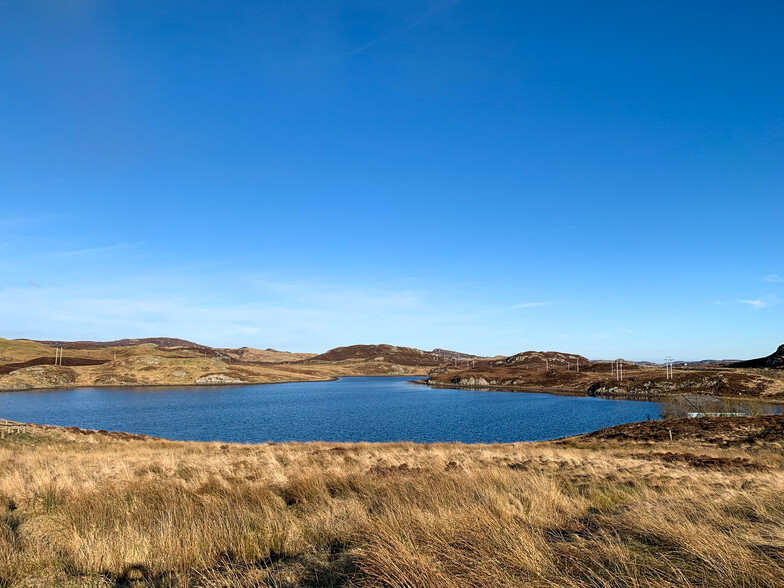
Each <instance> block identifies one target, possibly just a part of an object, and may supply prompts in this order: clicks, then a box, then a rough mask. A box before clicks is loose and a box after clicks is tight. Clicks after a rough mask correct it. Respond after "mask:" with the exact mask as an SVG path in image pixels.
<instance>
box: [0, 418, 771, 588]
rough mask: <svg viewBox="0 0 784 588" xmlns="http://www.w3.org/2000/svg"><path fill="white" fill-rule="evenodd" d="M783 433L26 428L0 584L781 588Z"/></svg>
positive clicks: (12, 484)
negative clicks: (531, 439) (466, 439)
mask: <svg viewBox="0 0 784 588" xmlns="http://www.w3.org/2000/svg"><path fill="white" fill-rule="evenodd" d="M781 419H782V417H758V418H756V419H755V418H749V419H745V420H743V423H745V424H748V426H745V425H743V424H741V421H742V419H735V420H734V421H733V423H734V424H733V426H732V427H726V426H725V424H722V423H726V422H727V419H705V420H703V421H702V423H700V424H699V425H695V424H694V422H693V421H692V422H690V423H686V422H685V421H684V422H681V421H673V422H671V423H669V422H668V423H665V424H664V425H663V424H662V423H651V424H650V425H646V423H639V424H635V425H630V426H621V427H616V428H614V429H612V430H608V431H604V432H601V433H599V434H594V435H588V436H582V437H578V438H572V439H568V440H563V441H553V442H543V443H520V444H514V445H461V444H433V445H416V444H409V443H395V444H331V443H312V444H299V443H292V444H262V445H250V446H243V445H225V444H219V443H181V442H172V441H164V440H155V439H148V438H140V437H134V436H129V435H123V434H117V435H111V434H100V433H88V432H83V431H79V430H74V429H57V428H46V427H38V426H30V427H27V428H26V429H25V430H22V431H14V432H8V433H7V434H6V435H5V437H4V438H3V439H1V440H0V585H2V586H17V585H19V586H85V585H91V586H256V585H269V586H423V587H425V586H428V587H430V586H432V587H452V586H488V587H490V586H770V587H773V586H782V583H783V582H784V580H783V579H784V498H783V497H784V451H783V450H782V437H784V435H782V423H783V422H784V421H782V420H781ZM679 423H682V425H679ZM646 426H650V427H652V428H651V429H650V431H649V433H650V434H648V433H646V430H647V429H646ZM670 431H673V433H674V435H673V437H674V441H670V440H669V432H670Z"/></svg>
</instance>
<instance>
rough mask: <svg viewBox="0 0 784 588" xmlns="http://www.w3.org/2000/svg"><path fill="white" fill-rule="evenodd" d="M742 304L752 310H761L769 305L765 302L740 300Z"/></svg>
mask: <svg viewBox="0 0 784 588" xmlns="http://www.w3.org/2000/svg"><path fill="white" fill-rule="evenodd" d="M738 302H739V303H740V304H747V305H748V306H750V307H751V308H753V309H755V310H758V309H760V308H765V307H766V306H767V305H768V303H767V302H765V301H764V300H738Z"/></svg>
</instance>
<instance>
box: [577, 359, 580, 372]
mask: <svg viewBox="0 0 784 588" xmlns="http://www.w3.org/2000/svg"><path fill="white" fill-rule="evenodd" d="M577 373H580V358H579V357H578V358H577Z"/></svg>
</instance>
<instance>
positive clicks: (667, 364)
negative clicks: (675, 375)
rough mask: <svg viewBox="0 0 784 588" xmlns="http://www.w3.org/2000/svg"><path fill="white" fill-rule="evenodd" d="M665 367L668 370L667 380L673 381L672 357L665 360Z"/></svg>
mask: <svg viewBox="0 0 784 588" xmlns="http://www.w3.org/2000/svg"><path fill="white" fill-rule="evenodd" d="M664 367H665V368H667V379H668V380H672V356H670V355H668V356H667V357H665V358H664Z"/></svg>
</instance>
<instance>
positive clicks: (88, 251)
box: [48, 241, 143, 257]
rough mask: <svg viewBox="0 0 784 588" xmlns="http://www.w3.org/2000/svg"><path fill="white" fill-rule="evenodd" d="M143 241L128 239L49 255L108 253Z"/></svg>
mask: <svg viewBox="0 0 784 588" xmlns="http://www.w3.org/2000/svg"><path fill="white" fill-rule="evenodd" d="M142 243H143V241H138V242H136V243H128V242H127V241H123V242H122V243H116V244H114V245H106V246H104V247H92V248H88V249H74V250H72V251H57V252H55V253H52V254H50V255H49V256H48V257H75V256H77V255H94V254H96V253H106V252H107V251H117V250H119V249H129V248H131V247H137V246H139V245H141V244H142Z"/></svg>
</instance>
